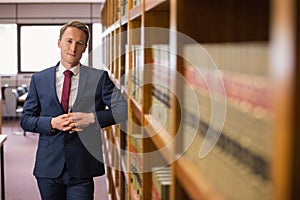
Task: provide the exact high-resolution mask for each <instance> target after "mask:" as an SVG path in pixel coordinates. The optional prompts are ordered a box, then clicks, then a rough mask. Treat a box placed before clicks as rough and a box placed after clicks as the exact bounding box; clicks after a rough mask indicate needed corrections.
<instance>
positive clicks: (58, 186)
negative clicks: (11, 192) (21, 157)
mask: <svg viewBox="0 0 300 200" xmlns="http://www.w3.org/2000/svg"><path fill="white" fill-rule="evenodd" d="M36 179H37V183H38V187H39V190H40V195H41V198H42V200H93V199H94V180H93V178H88V179H78V178H72V177H70V176H69V174H68V172H67V169H66V168H65V169H64V170H63V172H62V174H61V175H60V176H59V177H58V178H39V177H36Z"/></svg>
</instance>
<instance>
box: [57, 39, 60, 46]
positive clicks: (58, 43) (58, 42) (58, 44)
mask: <svg viewBox="0 0 300 200" xmlns="http://www.w3.org/2000/svg"><path fill="white" fill-rule="evenodd" d="M60 42H61V41H60V39H59V40H58V41H57V46H58V47H59V48H60Z"/></svg>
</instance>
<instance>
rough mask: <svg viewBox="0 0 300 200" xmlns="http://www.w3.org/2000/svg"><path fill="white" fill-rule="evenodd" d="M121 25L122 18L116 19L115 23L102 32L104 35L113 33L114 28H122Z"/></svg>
mask: <svg viewBox="0 0 300 200" xmlns="http://www.w3.org/2000/svg"><path fill="white" fill-rule="evenodd" d="M120 26H121V22H120V20H117V21H115V23H113V24H112V25H111V26H109V27H107V29H105V30H104V31H103V32H102V37H103V36H106V35H108V34H109V33H111V32H112V31H114V30H116V29H118V28H120Z"/></svg>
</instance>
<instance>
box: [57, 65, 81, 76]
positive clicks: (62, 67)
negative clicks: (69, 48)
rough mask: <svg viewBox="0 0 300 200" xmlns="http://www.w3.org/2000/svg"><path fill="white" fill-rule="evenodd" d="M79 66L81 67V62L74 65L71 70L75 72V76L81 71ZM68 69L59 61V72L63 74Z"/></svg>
mask: <svg viewBox="0 0 300 200" xmlns="http://www.w3.org/2000/svg"><path fill="white" fill-rule="evenodd" d="M79 68H80V63H79V64H78V65H76V66H74V67H72V68H71V69H69V70H70V71H72V72H73V74H74V76H76V75H77V74H78V73H79ZM66 70H67V69H66V68H65V67H64V66H63V65H62V64H61V63H59V65H58V73H61V74H63V73H64V71H66Z"/></svg>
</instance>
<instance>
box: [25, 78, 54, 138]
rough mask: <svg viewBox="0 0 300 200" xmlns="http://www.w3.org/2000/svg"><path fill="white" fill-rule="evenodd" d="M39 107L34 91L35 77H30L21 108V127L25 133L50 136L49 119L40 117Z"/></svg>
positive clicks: (35, 91) (36, 94)
mask: <svg viewBox="0 0 300 200" xmlns="http://www.w3.org/2000/svg"><path fill="white" fill-rule="evenodd" d="M40 112H41V106H40V101H39V98H38V93H37V89H36V81H35V76H32V78H31V82H30V88H29V91H28V96H27V99H26V101H25V103H24V106H23V113H22V116H21V122H20V123H21V127H22V129H24V130H25V131H29V132H35V133H41V134H51V130H50V121H51V117H43V116H40Z"/></svg>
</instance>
